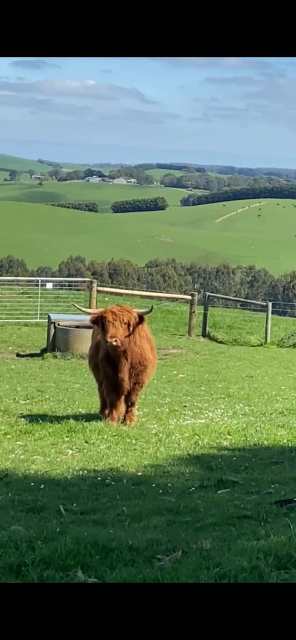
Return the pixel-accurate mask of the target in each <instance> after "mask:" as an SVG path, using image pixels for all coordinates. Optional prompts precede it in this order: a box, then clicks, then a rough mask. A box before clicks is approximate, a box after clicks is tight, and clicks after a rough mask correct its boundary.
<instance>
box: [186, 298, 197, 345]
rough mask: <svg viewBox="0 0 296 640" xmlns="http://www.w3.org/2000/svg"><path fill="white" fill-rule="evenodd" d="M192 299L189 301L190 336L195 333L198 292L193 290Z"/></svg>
mask: <svg viewBox="0 0 296 640" xmlns="http://www.w3.org/2000/svg"><path fill="white" fill-rule="evenodd" d="M190 295H191V300H190V302H189V318H188V335H189V337H190V338H192V336H193V335H194V330H195V325H196V315H197V292H196V291H192V292H191V294H190Z"/></svg>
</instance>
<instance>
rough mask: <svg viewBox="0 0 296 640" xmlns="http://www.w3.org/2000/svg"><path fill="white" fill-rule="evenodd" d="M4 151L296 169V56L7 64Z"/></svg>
mask: <svg viewBox="0 0 296 640" xmlns="http://www.w3.org/2000/svg"><path fill="white" fill-rule="evenodd" d="M0 153H7V154H13V155H19V156H23V157H27V158H37V157H41V158H46V159H49V160H57V161H68V162H85V163H92V162H125V163H137V162H170V161H172V162H196V163H209V164H233V165H237V166H251V167H252V166H274V167H275V166H276V167H293V168H296V58H246V57H245V58H236V57H232V58H223V57H220V58H214V57H213V58H192V57H191V58H182V57H179V58H176V57H171V58H165V57H164V58H159V57H154V58H152V57H151V58H148V57H147V58H3V57H2V58H0Z"/></svg>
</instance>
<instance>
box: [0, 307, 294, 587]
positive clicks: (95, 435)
mask: <svg viewBox="0 0 296 640" xmlns="http://www.w3.org/2000/svg"><path fill="white" fill-rule="evenodd" d="M117 301H118V299H117ZM108 302H111V299H110V298H108V299H107V300H106V303H108ZM138 303H139V301H137V304H138ZM141 304H142V305H143V304H144V301H141ZM214 311H215V312H217V313H219V312H218V310H214ZM210 313H211V312H210ZM222 313H224V316H225V314H226V313H228V314H230V315H229V322H228V329H229V331H228V335H229V337H230V338H231V335H232V334H233V331H234V327H236V331H237V337H238V335H239V332H241V338H242V339H243V338H244V333H245V325H244V323H243V322H242V318H241V317H240V321H239V322H238V321H237V319H236V317H235V318H234V315H233V313H234V312H231V311H228V310H227V312H226V311H223V312H222ZM244 313H245V312H244ZM255 315H256V316H259V315H260V314H255ZM244 317H245V316H244ZM231 318H232V321H231ZM220 320H222V318H220ZM218 321H219V318H218V317H217V318H216V323H217V322H218ZM258 321H259V320H258ZM277 321H279V322H281V323H285V322H288V321H285V320H283V319H275V320H274V323H275V324H276V323H277ZM260 322H261V320H260ZM260 322H259V324H258V326H257V329H255V325H254V326H253V330H254V331H255V333H256V335H257V334H258V331H259V333H260V331H261V324H260ZM149 323H150V324H151V326H152V329H153V332H154V335H155V338H156V342H157V347H158V352H159V364H158V370H157V373H156V375H155V377H154V379H153V381H152V382H151V383H150V385H149V386H148V387H147V389H146V390H145V392H144V393H143V395H142V397H141V400H140V404H139V422H138V424H137V426H136V427H134V428H132V429H130V428H127V427H122V426H121V427H120V426H118V427H110V426H108V425H106V424H103V423H101V422H99V421H98V419H97V395H96V388H95V384H94V382H93V380H92V378H91V376H90V374H89V372H88V369H87V363H86V361H85V359H83V358H77V357H76V358H75V357H72V358H71V357H55V356H54V355H51V354H48V355H46V356H45V357H34V352H35V355H36V356H37V355H38V353H37V352H38V351H39V349H40V348H41V347H42V346H44V344H45V339H46V327H45V325H42V326H31V327H27V326H17V327H16V326H14V325H10V326H5V327H3V326H1V343H0V352H1V354H0V375H1V380H2V385H1V390H2V399H1V408H0V442H1V447H0V467H1V471H0V521H1V531H0V537H1V549H2V553H1V554H0V576H1V578H0V579H1V581H33V582H34V581H44V582H46V581H62V582H63V581H70V582H75V581H81V582H91V581H98V582H117V581H118V582H127V581H132V582H147V581H152V582H167V581H175V582H180V581H186V582H195V581H197V582H199V581H201V582H210V581H213V582H288V581H295V580H296V551H295V528H296V511H295V509H293V508H290V509H289V508H280V507H278V506H275V505H274V502H275V501H276V500H279V499H282V498H293V497H294V496H295V462H296V448H295V427H296V417H295V416H296V400H295V382H296V373H295V357H296V355H295V351H294V350H293V349H279V348H277V347H274V346H270V347H258V348H250V347H247V346H230V345H225V344H217V343H215V342H211V341H209V340H203V339H201V338H200V337H199V336H197V337H196V338H194V339H189V338H186V337H185V335H184V334H185V332H186V326H187V308H186V305H181V304H180V305H178V304H171V305H168V304H164V303H160V304H157V303H156V306H155V310H154V312H153V315H152V316H151V320H150V321H149ZM210 324H211V322H210ZM223 324H224V325H225V317H224V321H223ZM289 327H290V325H289ZM216 330H218V325H217V324H216ZM282 330H284V325H282V329H281V331H282ZM224 334H225V329H224ZM16 351H21V352H23V355H27V357H24V358H17V357H16V356H15V353H16Z"/></svg>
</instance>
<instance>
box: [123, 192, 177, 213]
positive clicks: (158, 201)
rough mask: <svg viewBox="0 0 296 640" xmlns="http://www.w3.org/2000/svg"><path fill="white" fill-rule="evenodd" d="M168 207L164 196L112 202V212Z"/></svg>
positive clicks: (153, 209)
mask: <svg viewBox="0 0 296 640" xmlns="http://www.w3.org/2000/svg"><path fill="white" fill-rule="evenodd" d="M167 207H168V203H167V201H166V199H165V198H162V197H161V196H159V197H157V198H137V199H135V200H118V201H117V202H113V204H112V206H111V209H112V211H113V213H125V212H131V211H161V210H163V209H166V208H167Z"/></svg>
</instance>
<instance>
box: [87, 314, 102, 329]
mask: <svg viewBox="0 0 296 640" xmlns="http://www.w3.org/2000/svg"><path fill="white" fill-rule="evenodd" d="M90 322H91V324H93V325H95V326H96V327H101V315H100V314H99V313H96V314H95V315H93V316H90Z"/></svg>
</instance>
